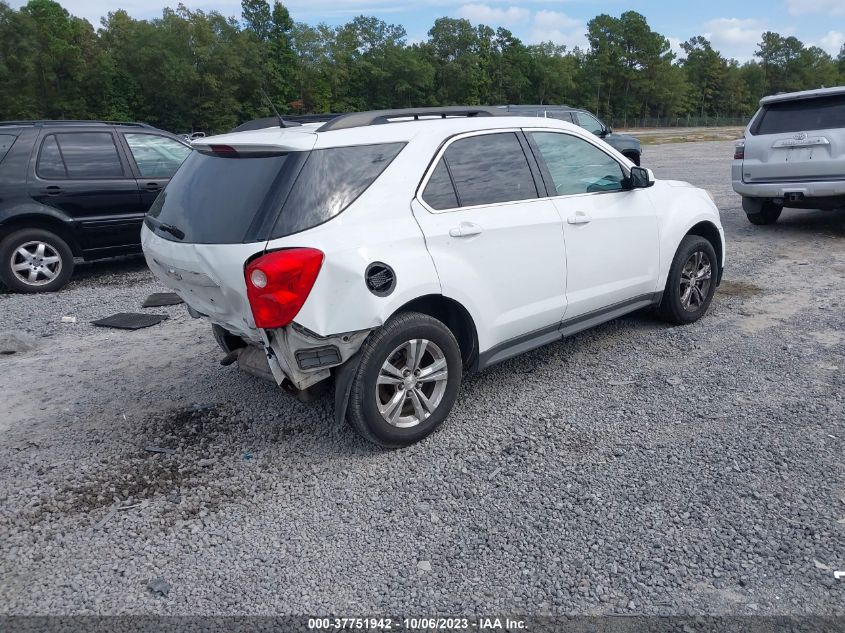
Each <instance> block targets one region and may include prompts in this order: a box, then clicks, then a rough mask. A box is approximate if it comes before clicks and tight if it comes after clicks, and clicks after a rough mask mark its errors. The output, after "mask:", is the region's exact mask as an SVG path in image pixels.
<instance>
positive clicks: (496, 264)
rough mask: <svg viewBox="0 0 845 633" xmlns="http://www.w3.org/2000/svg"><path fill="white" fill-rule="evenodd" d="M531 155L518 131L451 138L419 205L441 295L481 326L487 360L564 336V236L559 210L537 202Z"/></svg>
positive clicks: (547, 202)
mask: <svg viewBox="0 0 845 633" xmlns="http://www.w3.org/2000/svg"><path fill="white" fill-rule="evenodd" d="M529 156H531V153H530V149H528V146H527V143H526V141H525V139H524V136H523V135H522V133H521V132H519V131H501V132H484V133H471V134H465V135H461V136H458V137H455V138H454V139H452V140H451V141H450V142H449V144H447V145H446V147H445V148H443V149H442V150H441V151H440V152H439V153H438V155H437V156H436V157H435V161H434V163H433V167H432V168H431V169H430V170H429V174H428V175H427V176H426V178H425V179H424V180H423V184H422V186H421V189H420V191H421V193H420V195H419V196H418V198H417V199H416V200H415V201H414V203H413V209H414V216H415V217H416V219H417V221H418V223H419V225H420V227H421V228H422V231H423V233H424V235H425V239H426V244H427V246H428V249H429V251H430V252H431V255H432V258H433V259H434V264H435V267H436V268H437V273H438V276H439V277H440V283H441V286H442V289H443V293H444V294H445V295H446V296H449V297H453V298H455V299H456V300H457V301H459V302H460V303H462V304H463V305H464V306H465V307H466V308H467V309H468V310H469V311H470V313H471V314H472V315H473V317H474V318H475V321H476V324H477V326H478V340H479V348H480V350H481V352H482V353H484V352H485V351H488V350H490V348H492V347H494V346H498V349H499V350H500V351H501V350H503V348H504V355H505V356H508V355H511V354H510V353H507V349H506V348H509V347H510V348H514V347H516V346H519V345H521V344H524V345H526V346H527V347H532V346H536V345H538V344H542V343H543V342H547V341H548V340H554V339H555V338H558V337H559V334H558V332H557V330H558V326H559V324H560V320H561V318H562V317H563V313H564V310H565V307H566V253H565V251H564V241H563V232H562V227H561V223H560V217H559V216H558V214H557V212H556V210H555V208H554V205H553V204H552V202H551V201H550V200H548V199H544V198H541V197H540V193H539V192H540V187H541V186H542V185H541V184H540V183H537V182H535V175H534V173H533V172H532V169H531V167H530V162H529V161H533V157H531V158H529ZM537 177H538V178H539V176H537ZM513 351H514V352H515V351H517V350H513ZM519 351H521V350H519ZM496 353H499V352H494V354H496ZM488 356H489V354H488ZM489 360H490V361H491V362H492V361H493V360H498V358H495V357H491V358H489Z"/></svg>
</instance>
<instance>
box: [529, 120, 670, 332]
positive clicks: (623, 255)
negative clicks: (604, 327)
mask: <svg viewBox="0 0 845 633" xmlns="http://www.w3.org/2000/svg"><path fill="white" fill-rule="evenodd" d="M528 137H529V139H530V141H531V144H532V148H533V149H534V151H535V152H536V154H537V159H538V160H539V161H540V165H541V168H542V170H543V174H544V178H545V179H546V186H547V189H549V190H550V193H552V195H554V193H556V194H557V195H556V196H554V197H553V198H552V201H553V203H554V206H555V208H556V209H557V210H558V212H559V213H560V216H561V219H562V220H563V231H564V238H565V240H566V262H567V273H568V274H567V288H566V299H567V309H566V321H570V320H571V319H575V318H579V317H584V316H585V315H589V314H591V313H600V312H602V311H605V310H608V309H612V308H614V307H622V306H624V305H627V304H630V303H631V302H639V301H650V300H651V298H652V296H653V294H654V292H655V291H656V286H657V278H658V269H659V265H660V245H659V239H658V219H657V214H656V212H655V210H654V207H653V206H652V204H651V200H650V198H649V196H648V193H647V190H645V189H632V190H626V188H625V184H624V183H625V172H624V171H623V169H622V166H621V165H620V164H619V162H618V161H617V160H616V159H615V158H614V157H613V156H611V155H610V154H608V153H607V152H605V151H604V150H603V149H601V148H599V147H597V146H596V145H594V144H593V143H591V142H589V141H587V140H585V139H583V138H580V137H578V136H576V135H574V134H569V133H566V132H559V131H545V130H542V131H541V130H536V131H529V132H528Z"/></svg>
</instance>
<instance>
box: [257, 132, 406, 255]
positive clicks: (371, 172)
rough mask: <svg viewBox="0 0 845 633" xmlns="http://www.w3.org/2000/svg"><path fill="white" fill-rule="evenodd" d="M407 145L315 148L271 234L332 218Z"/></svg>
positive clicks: (370, 182)
mask: <svg viewBox="0 0 845 633" xmlns="http://www.w3.org/2000/svg"><path fill="white" fill-rule="evenodd" d="M404 146H405V144H404V143H382V144H379V145H358V146H352V147H333V148H329V149H317V150H314V151H312V152H311V155H310V156H309V157H308V160H307V161H306V163H305V166H304V167H303V168H302V173H300V174H299V178H297V179H296V184H295V185H294V186H293V189H292V190H291V192H290V195H289V196H288V199H287V201H286V202H285V206H284V208H283V209H282V212H281V214H280V215H279V220H278V222H277V223H276V227H275V228H274V229H273V234H272V236H271V237H274V238H276V237H284V236H285V235H291V234H293V233H298V232H299V231H304V230H305V229H310V228H313V227H315V226H317V225H318V224H322V223H323V222H327V221H328V220H331V219H332V218H333V217H335V216H336V215H338V214H339V213H341V212H342V211H343V210H344V209H346V208H347V207H348V206H349V205H350V204H352V203H353V202H355V200H356V199H357V198H358V196H360V195H361V194H362V193H364V191H366V189H367V187H369V186H370V185H371V184H373V182H374V181H375V179H376V178H378V177H379V176H380V175H381V172H383V171H384V170H385V169H386V168H387V166H388V165H389V164H390V163H391V162H392V161H393V159H394V158H396V155H397V154H398V153H399V152H400V151H401V149H402V148H403V147H404Z"/></svg>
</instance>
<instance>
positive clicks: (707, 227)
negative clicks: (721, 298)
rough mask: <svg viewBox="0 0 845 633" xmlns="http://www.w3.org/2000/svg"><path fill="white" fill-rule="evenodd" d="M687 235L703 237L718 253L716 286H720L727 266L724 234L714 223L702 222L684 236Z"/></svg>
mask: <svg viewBox="0 0 845 633" xmlns="http://www.w3.org/2000/svg"><path fill="white" fill-rule="evenodd" d="M687 235H698V236H701V237H703V238H704V239H706V240H707V241H708V242H710V244H711V245H712V246H713V250H714V251H716V259H717V260H718V264H719V274H718V276H717V277H716V285H717V286H718V285H719V284H720V283H721V282H722V271H723V269H724V266H725V264H724V261H725V259H724V255H725V245H724V244H723V243H722V234H721V233H719V229H718V228H716V225H715V224H713V223H712V222H709V221H707V220H702V221H701V222H699V223H697V224H694V225H693V226H692V227H690V229H689V230H688V231H687V232H686V233H685V234H684V237H686V236H687Z"/></svg>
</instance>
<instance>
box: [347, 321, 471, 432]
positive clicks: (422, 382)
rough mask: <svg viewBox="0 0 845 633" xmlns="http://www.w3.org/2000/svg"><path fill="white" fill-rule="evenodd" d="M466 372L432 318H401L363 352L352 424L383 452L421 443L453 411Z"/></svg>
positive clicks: (353, 398)
mask: <svg viewBox="0 0 845 633" xmlns="http://www.w3.org/2000/svg"><path fill="white" fill-rule="evenodd" d="M461 370H462V365H461V352H460V349H459V347H458V343H457V341H456V340H455V337H454V335H453V334H452V332H451V331H450V330H449V328H447V327H446V326H445V325H444V324H443V323H442V322H440V321H438V320H437V319H434V318H432V317H430V316H428V315H426V314H420V313H418V312H406V313H402V314H399V315H397V316H395V317H393V318H391V319H390V320H389V321H388V322H387V323H386V324H385V325H384V327H382V328H381V329H380V330H379V331H378V332H376V333H375V334H374V335H373V336H372V337H371V338H369V339H368V340H367V342H366V343H365V344H364V347H362V349H361V364H360V366H359V368H358V372H357V375H356V376H355V379H354V382H353V384H352V391H351V393H350V397H349V408H348V410H347V416H348V419H349V422H350V424H351V425H352V427H353V428H354V429H355V430H356V431H358V433H360V434H361V435H362V436H364V437H365V438H367V439H368V440H370V441H371V442H375V443H376V444H379V445H381V446H385V447H391V448H396V447H401V446H408V445H410V444H413V443H415V442H418V441H420V440H421V439H423V438H424V437H426V436H427V435H429V434H430V433H432V432H433V431H434V430H435V429H436V428H437V427H438V426H440V424H441V423H442V422H443V421H444V420H445V419H446V417H447V416H448V415H449V412H450V411H451V410H452V405H454V403H455V399H456V398H457V395H458V388H459V387H460V382H461Z"/></svg>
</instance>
